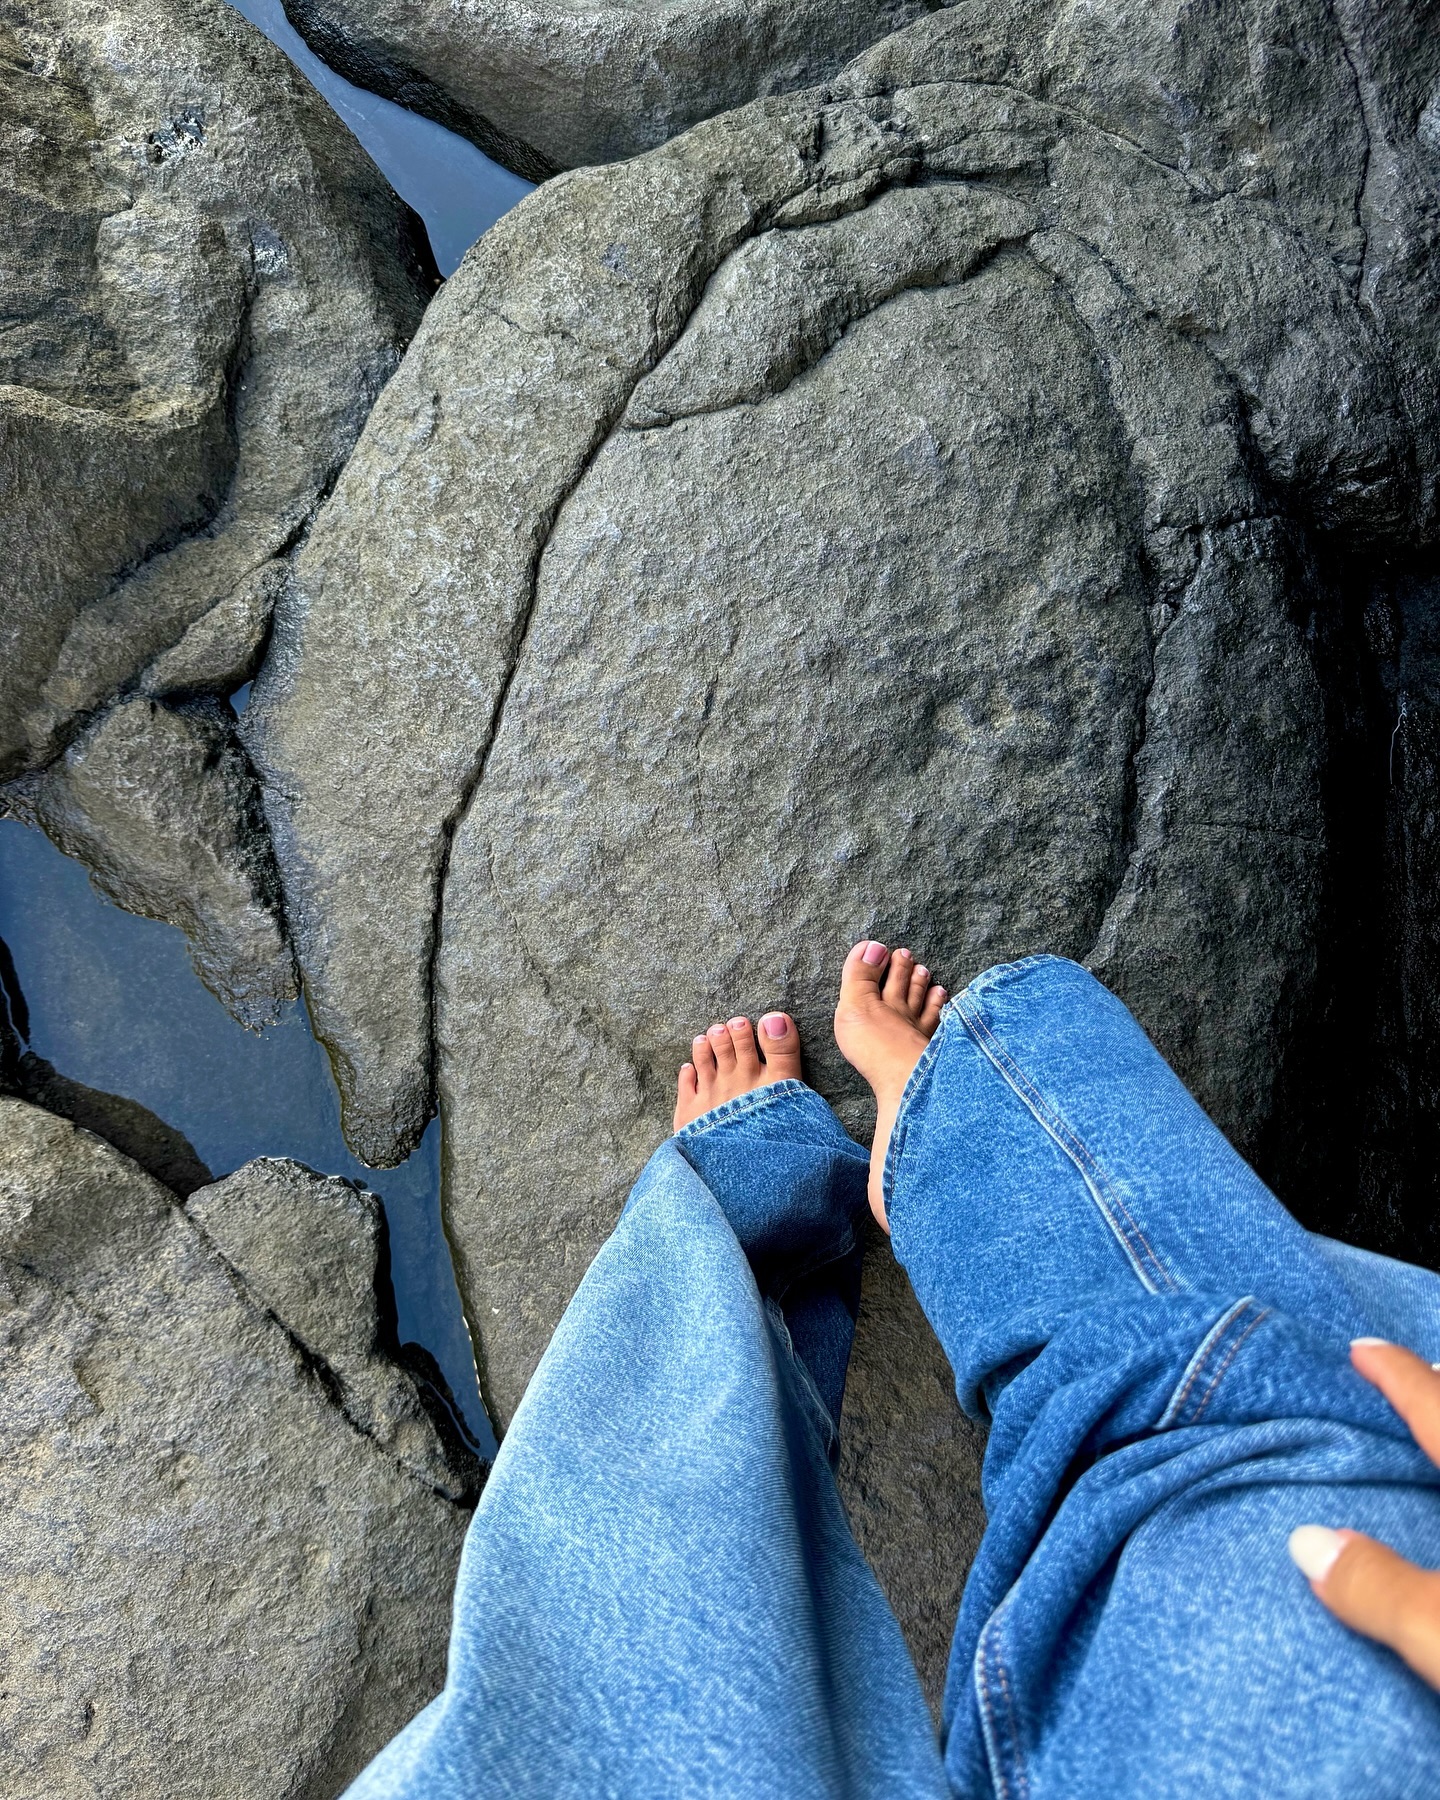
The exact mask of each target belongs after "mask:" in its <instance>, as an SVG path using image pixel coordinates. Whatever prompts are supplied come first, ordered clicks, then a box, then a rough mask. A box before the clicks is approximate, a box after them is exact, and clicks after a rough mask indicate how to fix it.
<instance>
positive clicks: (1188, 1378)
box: [1155, 1294, 1254, 1431]
mask: <svg viewBox="0 0 1440 1800" xmlns="http://www.w3.org/2000/svg"><path fill="white" fill-rule="evenodd" d="M1253 1305H1254V1296H1253V1295H1251V1294H1247V1295H1246V1296H1245V1297H1244V1299H1243V1300H1237V1301H1236V1302H1235V1304H1234V1305H1233V1306H1232V1307H1229V1308H1228V1309H1227V1310H1226V1311H1225V1312H1223V1313H1221V1315H1220V1317H1219V1318H1218V1319H1217V1320H1216V1321H1215V1323H1214V1324H1213V1325H1212V1326H1211V1327H1210V1329H1209V1330H1208V1331H1207V1332H1206V1333H1205V1335H1204V1337H1203V1338H1201V1340H1200V1344H1199V1347H1198V1348H1197V1350H1196V1351H1195V1354H1194V1355H1193V1356H1192V1357H1191V1358H1190V1361H1189V1363H1188V1364H1187V1365H1186V1369H1185V1372H1184V1374H1183V1375H1182V1376H1181V1377H1180V1382H1179V1385H1178V1386H1177V1387H1176V1389H1175V1392H1174V1393H1173V1394H1171V1396H1170V1398H1169V1400H1167V1401H1166V1403H1165V1410H1164V1412H1162V1413H1161V1415H1160V1417H1159V1418H1158V1419H1157V1420H1156V1421H1155V1429H1156V1430H1157V1431H1168V1430H1169V1429H1170V1427H1171V1426H1172V1425H1174V1424H1175V1422H1176V1420H1177V1419H1178V1418H1179V1415H1180V1409H1181V1407H1182V1406H1184V1404H1185V1402H1186V1400H1187V1399H1188V1398H1189V1397H1190V1390H1191V1389H1192V1388H1193V1387H1194V1386H1195V1383H1196V1382H1197V1381H1198V1380H1199V1379H1200V1376H1201V1375H1202V1374H1203V1373H1204V1370H1205V1368H1206V1365H1207V1364H1208V1363H1209V1362H1210V1360H1211V1358H1212V1357H1213V1356H1214V1354H1215V1351H1216V1349H1217V1348H1218V1346H1219V1345H1220V1343H1221V1342H1222V1341H1223V1339H1224V1338H1225V1337H1226V1335H1227V1334H1228V1332H1229V1330H1230V1328H1231V1326H1232V1325H1234V1323H1235V1321H1236V1320H1237V1319H1239V1318H1241V1317H1242V1316H1243V1315H1244V1313H1245V1312H1246V1311H1247V1309H1248V1308H1249V1307H1251V1306H1253Z"/></svg>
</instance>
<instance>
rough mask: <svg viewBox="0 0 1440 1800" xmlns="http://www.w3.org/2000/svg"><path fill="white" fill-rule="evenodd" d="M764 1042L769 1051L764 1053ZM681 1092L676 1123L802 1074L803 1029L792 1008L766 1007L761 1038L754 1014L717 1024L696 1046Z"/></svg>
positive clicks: (682, 1077)
mask: <svg viewBox="0 0 1440 1800" xmlns="http://www.w3.org/2000/svg"><path fill="white" fill-rule="evenodd" d="M762 1046H763V1057H762V1053H761V1050H762ZM690 1055H691V1057H692V1059H693V1060H692V1061H690V1062H687V1063H682V1064H681V1067H680V1080H679V1084H678V1087H677V1091H676V1095H675V1129H676V1131H679V1129H680V1127H681V1126H682V1125H688V1124H689V1123H690V1121H691V1120H692V1119H698V1118H699V1117H700V1115H701V1113H707V1112H709V1110H710V1108H711V1107H712V1106H723V1105H724V1104H725V1102H726V1101H727V1100H734V1099H736V1098H738V1096H739V1095H741V1094H748V1093H749V1092H750V1090H751V1089H752V1088H758V1087H766V1086H768V1085H769V1083H770V1082H772V1081H785V1080H787V1079H792V1080H795V1081H799V1080H800V1078H801V1077H800V1033H799V1032H798V1031H797V1030H796V1029H795V1021H794V1020H793V1019H792V1018H791V1017H790V1015H789V1013H782V1012H772V1013H766V1014H765V1016H764V1017H763V1018H762V1019H761V1021H760V1035H759V1042H758V1043H757V1042H756V1034H755V1028H754V1026H753V1025H752V1024H751V1023H750V1021H749V1020H748V1019H731V1020H730V1022H729V1024H727V1025H712V1026H711V1027H710V1029H709V1030H708V1031H707V1032H706V1033H705V1035H704V1037H697V1038H696V1039H695V1041H694V1043H693V1044H692V1045H691V1046H690Z"/></svg>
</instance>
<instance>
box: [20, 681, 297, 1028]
mask: <svg viewBox="0 0 1440 1800" xmlns="http://www.w3.org/2000/svg"><path fill="white" fill-rule="evenodd" d="M8 799H9V804H10V809H11V810H12V811H13V812H14V813H16V814H17V815H18V816H19V817H21V818H23V819H24V820H25V822H26V823H27V824H33V825H38V826H39V827H40V828H41V829H42V830H43V831H44V832H45V834H46V836H47V837H49V839H50V840H51V842H52V843H54V844H55V845H56V847H57V848H58V849H61V850H63V851H65V853H66V854H67V855H69V856H73V857H76V858H77V859H78V860H79V861H80V862H83V863H84V864H85V866H86V867H87V868H88V869H89V870H90V874H91V879H92V880H93V881H94V883H95V885H96V887H97V888H99V890H100V892H101V893H102V894H104V895H105V896H106V898H107V899H109V900H113V901H114V902H115V904H116V905H117V906H123V907H124V908H125V910H126V911H127V912H132V913H139V914H140V915H141V916H142V917H145V918H150V919H163V920H165V921H166V922H167V923H168V924H171V925H178V926H179V927H180V929H181V930H182V931H183V932H184V933H185V935H186V937H187V938H188V939H189V942H190V956H191V960H192V962H193V963H194V965H195V972H196V973H197V974H198V975H199V977H200V979H201V980H202V981H203V982H204V983H205V985H206V987H208V988H209V989H210V991H211V992H212V993H213V994H214V995H215V996H216V998H217V999H218V1000H220V1001H221V1002H222V1003H223V1004H224V1005H225V1006H226V1007H228V1009H229V1010H230V1012H231V1013H232V1014H233V1015H234V1016H235V1018H237V1019H238V1020H239V1021H240V1023H241V1024H242V1025H249V1026H251V1027H254V1028H259V1027H260V1026H262V1025H268V1024H271V1023H272V1022H273V1021H274V1020H275V1019H277V1018H278V1017H279V1015H280V1013H281V1011H282V1009H283V1008H284V1007H285V1006H286V1005H287V1004H288V1003H289V1002H290V1001H291V1000H293V999H294V998H295V994H296V986H295V969H294V963H293V960H292V958H291V955H290V946H289V944H288V943H287V941H286V938H285V929H284V925H283V923H282V921H281V917H280V894H279V881H278V877H277V875H276V871H275V859H274V857H273V855H272V854H271V850H270V840H269V837H268V836H267V834H266V830H265V820H264V815H263V813H262V811H261V807H260V795H259V791H258V788H257V786H256V783H255V778H254V776H253V774H252V773H251V770H250V766H249V764H248V763H247V762H246V760H245V754H244V752H243V751H242V750H241V748H240V746H239V744H238V743H237V742H236V741H235V734H234V715H233V714H232V713H231V711H230V708H229V707H228V706H227V705H226V704H225V703H224V702H223V701H215V700H194V701H190V702H189V703H187V704H185V705H183V706H181V707H171V706H166V705H163V704H162V703H160V702H159V701H156V700H149V699H144V698H141V697H139V696H137V697H136V698H134V699H130V700H122V701H120V702H118V703H117V704H116V705H115V706H113V707H111V708H110V710H109V711H108V712H105V713H102V714H101V715H100V717H99V718H98V719H97V720H96V721H95V723H94V724H93V725H90V726H88V727H87V728H86V729H85V730H84V731H83V732H82V733H81V734H80V736H79V737H77V738H76V739H75V741H74V742H73V743H72V744H71V745H70V747H69V749H68V750H66V752H65V753H64V755H63V756H61V757H60V758H59V759H58V761H56V762H53V763H51V764H50V766H49V767H48V768H47V769H44V770H42V771H40V772H39V773H38V774H35V775H30V776H25V777H22V779H21V780H20V781H19V782H16V783H13V784H12V786H11V788H10V791H9V796H8Z"/></svg>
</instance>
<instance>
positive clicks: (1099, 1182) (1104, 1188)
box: [956, 995, 1179, 1294]
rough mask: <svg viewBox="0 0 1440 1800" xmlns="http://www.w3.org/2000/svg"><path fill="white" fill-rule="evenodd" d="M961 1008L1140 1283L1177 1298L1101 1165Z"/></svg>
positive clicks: (1170, 1279) (968, 1009) (1000, 1047)
mask: <svg viewBox="0 0 1440 1800" xmlns="http://www.w3.org/2000/svg"><path fill="white" fill-rule="evenodd" d="M963 1002H964V996H963V995H962V996H960V999H959V1000H957V1002H956V1004H957V1005H958V1006H959V1007H960V1009H961V1017H962V1018H963V1019H964V1021H965V1023H966V1025H968V1026H969V1028H970V1030H971V1032H972V1034H973V1035H974V1037H975V1040H976V1042H977V1043H978V1044H979V1045H980V1048H981V1050H982V1051H984V1053H985V1054H986V1056H988V1057H989V1059H990V1061H991V1062H992V1063H993V1064H994V1065H995V1067H996V1069H997V1070H998V1072H999V1074H1000V1076H1001V1078H1002V1079H1003V1080H1004V1081H1005V1082H1006V1083H1007V1084H1008V1085H1009V1086H1010V1087H1011V1088H1012V1089H1013V1090H1014V1092H1015V1093H1016V1095H1017V1096H1018V1098H1019V1099H1020V1100H1021V1101H1022V1102H1023V1103H1024V1105H1025V1106H1026V1107H1027V1109H1028V1110H1029V1111H1030V1113H1031V1114H1032V1115H1033V1116H1034V1118H1035V1120H1036V1122H1037V1123H1038V1124H1039V1125H1040V1126H1041V1128H1042V1129H1043V1130H1044V1131H1045V1132H1046V1133H1047V1134H1048V1135H1049V1136H1050V1137H1051V1138H1052V1139H1053V1140H1054V1142H1055V1143H1056V1144H1057V1145H1058V1146H1059V1148H1060V1149H1061V1150H1063V1151H1064V1152H1065V1154H1066V1155H1067V1156H1068V1157H1069V1158H1070V1160H1071V1161H1072V1162H1073V1163H1074V1164H1075V1166H1076V1168H1077V1169H1078V1170H1079V1171H1080V1176H1081V1179H1082V1180H1083V1181H1084V1182H1085V1186H1086V1188H1087V1189H1088V1190H1089V1192H1090V1195H1091V1197H1092V1198H1093V1199H1094V1201H1095V1205H1096V1207H1097V1209H1098V1211H1099V1213H1100V1216H1101V1217H1102V1218H1103V1219H1104V1220H1105V1223H1106V1224H1107V1225H1108V1226H1109V1227H1110V1230H1111V1232H1112V1233H1113V1234H1114V1236H1115V1238H1116V1240H1117V1241H1118V1243H1119V1244H1120V1247H1121V1249H1123V1250H1124V1252H1125V1254H1126V1256H1127V1257H1128V1258H1129V1261H1130V1265H1131V1267H1132V1268H1133V1269H1134V1271H1135V1273H1136V1274H1137V1275H1138V1276H1139V1277H1140V1281H1141V1284H1142V1285H1143V1286H1144V1287H1145V1288H1146V1289H1147V1290H1148V1291H1149V1292H1150V1293H1152V1294H1153V1293H1158V1292H1160V1290H1161V1288H1168V1289H1170V1290H1171V1292H1178V1290H1179V1283H1178V1282H1177V1281H1176V1280H1175V1278H1174V1276H1172V1275H1171V1274H1170V1272H1169V1270H1168V1269H1167V1268H1166V1267H1165V1265H1164V1263H1163V1262H1162V1261H1161V1260H1160V1258H1159V1256H1158V1255H1157V1254H1156V1253H1155V1251H1154V1250H1153V1249H1152V1248H1151V1246H1150V1243H1149V1240H1148V1239H1147V1238H1146V1236H1145V1233H1144V1232H1143V1231H1142V1230H1141V1229H1140V1227H1139V1225H1138V1224H1137V1223H1136V1221H1135V1220H1134V1218H1132V1217H1131V1215H1130V1212H1129V1210H1128V1208H1127V1207H1126V1205H1125V1203H1124V1201H1123V1200H1121V1198H1120V1197H1119V1195H1118V1194H1116V1193H1115V1192H1114V1190H1113V1188H1112V1186H1111V1183H1110V1179H1109V1177H1108V1176H1107V1175H1106V1173H1105V1171H1104V1170H1103V1169H1102V1168H1101V1166H1100V1164H1099V1163H1098V1162H1097V1161H1096V1160H1095V1158H1094V1157H1093V1156H1092V1155H1091V1153H1090V1151H1089V1150H1088V1149H1087V1148H1086V1147H1085V1145H1084V1144H1083V1143H1082V1142H1081V1141H1080V1139H1079V1138H1078V1137H1076V1135H1075V1133H1074V1132H1073V1131H1072V1130H1071V1129H1070V1127H1069V1126H1068V1125H1067V1124H1066V1123H1065V1121H1064V1120H1063V1119H1062V1118H1061V1117H1060V1116H1059V1114H1058V1113H1056V1112H1055V1110H1054V1108H1053V1107H1051V1106H1050V1104H1049V1103H1048V1102H1047V1101H1046V1099H1045V1098H1044V1096H1043V1095H1042V1094H1041V1093H1040V1091H1039V1089H1038V1088H1036V1087H1035V1086H1034V1084H1033V1083H1032V1082H1031V1081H1030V1080H1029V1079H1028V1077H1027V1076H1026V1075H1025V1074H1024V1073H1023V1071H1022V1070H1021V1069H1020V1066H1019V1065H1018V1064H1017V1063H1016V1062H1015V1060H1014V1059H1013V1058H1012V1057H1011V1056H1010V1054H1009V1052H1008V1051H1007V1050H1006V1049H1005V1047H1004V1046H1003V1045H1002V1044H1001V1042H1000V1040H999V1039H998V1038H997V1037H996V1036H995V1034H994V1032H992V1031H991V1030H990V1027H989V1026H988V1025H987V1024H986V1023H985V1021H984V1019H982V1018H981V1017H980V1016H979V1013H978V1012H977V1011H976V1010H974V1008H973V1007H972V1006H965V1005H964V1003H963ZM1112 1208H1113V1209H1114V1212H1112V1210H1111V1209H1112ZM1114 1213H1119V1215H1120V1217H1121V1219H1123V1220H1124V1227H1123V1228H1122V1226H1121V1225H1120V1223H1119V1222H1118V1221H1117V1220H1116V1218H1115V1217H1114ZM1127 1228H1128V1229H1127ZM1129 1234H1133V1236H1134V1238H1135V1240H1136V1242H1137V1243H1138V1245H1139V1251H1137V1249H1136V1244H1135V1243H1132V1242H1131V1237H1130V1235H1129ZM1140 1251H1143V1252H1144V1256H1143V1258H1142V1256H1141V1255H1140ZM1146 1262H1148V1263H1149V1265H1150V1269H1151V1271H1153V1274H1147V1272H1146V1268H1145V1263H1146Z"/></svg>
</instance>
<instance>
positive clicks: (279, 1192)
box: [185, 1157, 480, 1502]
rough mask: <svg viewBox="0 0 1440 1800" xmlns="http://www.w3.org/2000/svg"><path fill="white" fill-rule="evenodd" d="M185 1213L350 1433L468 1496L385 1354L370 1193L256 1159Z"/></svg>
mask: <svg viewBox="0 0 1440 1800" xmlns="http://www.w3.org/2000/svg"><path fill="white" fill-rule="evenodd" d="M185 1210H186V1212H188V1213H189V1215H190V1217H191V1218H192V1219H194V1220H195V1222H196V1224H197V1225H199V1226H200V1228H201V1229H202V1230H203V1231H204V1233H205V1235H206V1237H207V1238H209V1240H210V1242H211V1244H212V1245H214V1247H215V1249H216V1250H217V1251H218V1252H219V1253H220V1255H221V1256H223V1257H224V1258H225V1260H226V1261H227V1262H228V1263H229V1264H230V1266H231V1267H232V1268H233V1269H234V1270H235V1271H236V1272H237V1274H238V1275H239V1276H240V1278H241V1279H242V1280H243V1282H244V1284H245V1287H246V1289H247V1290H248V1292H249V1293H250V1294H251V1295H252V1296H253V1298H254V1299H255V1301H256V1303H257V1304H258V1305H259V1306H261V1307H263V1308H264V1309H265V1311H267V1312H268V1313H270V1314H271V1315H272V1316H273V1317H274V1318H275V1319H276V1320H277V1321H278V1322H279V1324H280V1325H281V1326H282V1327H283V1328H284V1330H285V1331H286V1332H287V1333H288V1335H289V1336H290V1338H291V1339H292V1340H293V1341H294V1343H295V1344H296V1345H297V1346H298V1347H299V1349H300V1350H301V1352H302V1354H303V1355H304V1356H305V1357H306V1358H307V1359H308V1360H309V1361H310V1362H311V1364H312V1366H315V1367H317V1368H319V1369H320V1370H322V1371H323V1372H324V1374H325V1376H326V1378H327V1379H328V1380H329V1381H331V1382H332V1383H333V1385H334V1388H335V1391H336V1397H337V1399H338V1401H339V1404H340V1405H341V1407H342V1408H343V1410H344V1413H345V1416H346V1418H348V1419H349V1420H350V1421H351V1422H352V1424H354V1426H355V1427H356V1429H357V1430H358V1431H361V1432H363V1433H364V1434H365V1436H367V1437H370V1438H373V1439H374V1440H375V1442H376V1443H377V1444H379V1445H381V1446H382V1447H383V1448H384V1449H385V1450H387V1451H388V1452H389V1453H390V1455H392V1456H393V1457H395V1459H396V1460H397V1461H398V1462H399V1463H400V1464H401V1465H402V1466H403V1467H405V1468H407V1469H409V1470H410V1472H411V1473H412V1474H413V1475H414V1476H415V1477H416V1478H417V1479H418V1480H420V1481H423V1482H424V1483H425V1484H426V1485H427V1486H429V1487H433V1488H434V1489H435V1491H436V1492H437V1493H441V1494H444V1495H445V1496H446V1498H447V1499H451V1500H465V1501H470V1502H473V1501H474V1499H475V1496H476V1494H477V1493H478V1491H479V1479H480V1469H479V1465H478V1463H477V1462H476V1460H475V1458H474V1456H473V1455H469V1454H467V1453H463V1452H462V1451H460V1449H459V1447H458V1445H452V1444H451V1443H449V1442H448V1441H447V1442H442V1441H441V1440H440V1439H439V1438H437V1436H436V1432H435V1428H434V1426H433V1425H432V1423H431V1421H430V1418H429V1416H428V1415H427V1413H426V1411H425V1409H424V1407H423V1406H422V1405H421V1403H420V1400H419V1398H418V1396H417V1394H416V1391H415V1387H414V1384H413V1383H412V1382H411V1381H410V1379H409V1377H408V1376H407V1375H406V1374H405V1373H404V1372H403V1371H402V1370H401V1369H400V1368H399V1367H397V1365H396V1364H395V1363H394V1362H392V1361H391V1359H390V1354H389V1352H390V1350H391V1349H392V1348H393V1345H387V1343H386V1341H385V1339H386V1331H385V1323H384V1321H383V1320H382V1315H381V1307H380V1299H379V1291H378V1290H379V1284H380V1283H381V1282H384V1281H388V1279H389V1277H388V1271H386V1270H382V1268H381V1262H382V1258H383V1257H384V1256H385V1255H386V1254H387V1252H386V1251H385V1247H384V1232H385V1216H384V1213H383V1212H382V1210H381V1207H380V1202H379V1201H378V1200H377V1199H376V1198H375V1196H374V1195H373V1194H370V1193H367V1192H366V1191H365V1189H363V1188H361V1187H358V1186H357V1185H356V1184H355V1183H354V1182H353V1181H345V1180H342V1179H341V1178H340V1177H339V1176H334V1175H317V1174H316V1173H315V1172H314V1171H313V1170H311V1169H307V1168H306V1167H305V1166H304V1164H303V1163H297V1162H291V1161H289V1160H288V1159H287V1158H284V1157H260V1158H257V1160H255V1161H254V1162H248V1163H246V1164H245V1166H244V1167H243V1168H240V1169H237V1170H236V1171H235V1173H234V1174H233V1175H227V1176H226V1177H225V1179H224V1180H223V1181H217V1182H216V1183H214V1185H213V1186H209V1187H203V1188H200V1189H199V1190H198V1191H197V1192H195V1193H192V1194H191V1196H190V1198H189V1200H188V1201H187V1202H186V1206H185ZM390 1335H391V1336H392V1337H393V1332H392V1333H391V1334H390Z"/></svg>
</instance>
